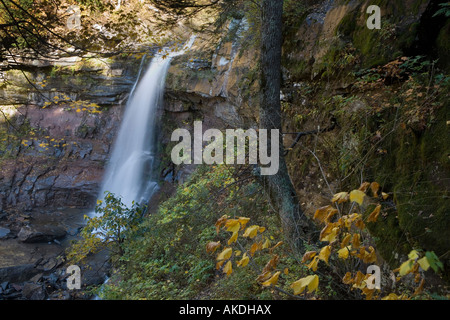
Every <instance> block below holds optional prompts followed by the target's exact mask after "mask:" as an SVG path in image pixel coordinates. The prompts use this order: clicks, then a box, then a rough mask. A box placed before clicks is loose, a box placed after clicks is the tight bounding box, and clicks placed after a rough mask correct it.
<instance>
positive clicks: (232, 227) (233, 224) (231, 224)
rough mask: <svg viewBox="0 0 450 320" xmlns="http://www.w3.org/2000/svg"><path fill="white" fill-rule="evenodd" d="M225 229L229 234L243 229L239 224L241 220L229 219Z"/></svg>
mask: <svg viewBox="0 0 450 320" xmlns="http://www.w3.org/2000/svg"><path fill="white" fill-rule="evenodd" d="M225 228H227V229H226V230H227V231H229V232H233V233H234V232H237V231H239V229H240V228H241V224H240V223H239V220H237V219H229V220H227V221H226V222H225Z"/></svg>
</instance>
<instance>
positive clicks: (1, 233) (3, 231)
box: [0, 227, 11, 239]
mask: <svg viewBox="0 0 450 320" xmlns="http://www.w3.org/2000/svg"><path fill="white" fill-rule="evenodd" d="M10 232H11V230H9V229H8V228H3V227H0V239H2V238H6V237H7V236H8V235H9V234H10Z"/></svg>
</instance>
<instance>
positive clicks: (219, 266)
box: [216, 261, 225, 270]
mask: <svg viewBox="0 0 450 320" xmlns="http://www.w3.org/2000/svg"><path fill="white" fill-rule="evenodd" d="M224 263H225V261H219V262H217V263H216V270H219V269H220V268H222V266H223V264H224Z"/></svg>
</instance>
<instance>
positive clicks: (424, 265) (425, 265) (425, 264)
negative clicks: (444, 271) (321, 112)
mask: <svg viewBox="0 0 450 320" xmlns="http://www.w3.org/2000/svg"><path fill="white" fill-rule="evenodd" d="M417 263H418V264H419V266H420V267H421V268H422V269H423V270H424V271H427V270H428V269H429V268H430V263H429V262H428V259H427V257H423V258H421V259H419V260H417Z"/></svg>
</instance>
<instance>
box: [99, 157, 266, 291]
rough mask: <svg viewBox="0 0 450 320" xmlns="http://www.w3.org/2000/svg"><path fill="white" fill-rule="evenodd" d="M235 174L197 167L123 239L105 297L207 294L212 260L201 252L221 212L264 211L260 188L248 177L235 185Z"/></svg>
mask: <svg viewBox="0 0 450 320" xmlns="http://www.w3.org/2000/svg"><path fill="white" fill-rule="evenodd" d="M235 174H236V171H235V168H232V167H227V166H225V165H220V166H200V167H199V168H198V169H197V170H196V171H195V172H194V173H193V174H192V175H191V176H190V179H189V180H188V181H186V182H185V183H184V184H183V185H180V186H179V187H178V188H177V191H176V193H175V194H174V195H173V196H171V197H170V198H169V199H168V200H166V201H164V202H163V203H161V204H160V206H159V208H158V209H157V211H156V212H153V213H152V214H150V215H149V216H148V217H146V218H145V219H144V221H143V222H142V223H140V224H139V227H138V228H136V230H135V232H134V233H133V237H132V238H131V239H130V241H126V242H125V243H124V255H123V257H122V258H121V259H120V263H119V264H117V265H116V267H117V270H116V274H115V275H113V276H112V278H111V281H110V282H109V283H108V285H106V286H104V288H103V293H102V295H103V296H104V298H106V299H192V298H206V296H205V293H203V291H204V290H206V289H208V288H209V289H211V288H210V287H209V286H210V284H211V282H212V281H213V280H214V276H215V269H214V262H213V261H211V259H210V256H209V255H208V254H207V253H206V252H205V246H206V244H207V243H208V241H209V240H210V239H211V238H212V237H213V236H214V234H215V228H214V222H215V221H216V220H217V218H218V217H220V215H222V214H228V215H231V216H235V215H237V214H240V212H253V215H258V213H261V212H266V211H267V210H268V208H267V203H266V201H265V200H264V197H263V196H262V194H261V190H260V187H258V185H257V184H254V183H252V182H251V181H249V180H246V182H245V183H239V182H238V181H237V180H236V178H235ZM209 289H208V290H207V291H209ZM212 291H214V289H212ZM208 294H211V295H214V292H210V293H208Z"/></svg>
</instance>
